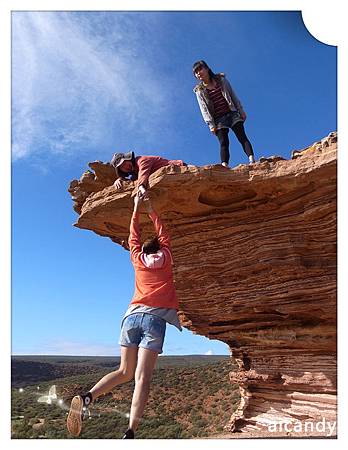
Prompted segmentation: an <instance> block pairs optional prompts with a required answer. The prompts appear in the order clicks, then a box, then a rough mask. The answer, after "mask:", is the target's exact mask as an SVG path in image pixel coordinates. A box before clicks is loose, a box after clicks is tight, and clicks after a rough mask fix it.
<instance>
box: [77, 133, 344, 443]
mask: <svg viewBox="0 0 348 450" xmlns="http://www.w3.org/2000/svg"><path fill="white" fill-rule="evenodd" d="M336 160H337V135H336V133H330V135H329V136H328V137H326V138H324V139H322V140H321V141H319V142H316V143H314V144H313V145H311V146H310V147H308V148H306V149H304V150H301V151H293V152H292V158H291V159H290V160H285V159H283V158H281V157H271V158H261V160H260V162H257V163H256V164H252V165H239V166H237V167H236V168H233V169H228V168H224V167H222V166H220V165H210V166H204V167H196V166H187V167H173V166H167V167H164V168H162V169H160V170H158V171H157V172H155V173H154V174H152V175H151V176H150V180H149V185H150V193H151V198H152V201H153V204H154V206H155V208H156V210H157V211H158V212H159V213H160V215H161V217H162V219H163V221H164V222H165V224H166V226H167V229H168V230H169V232H170V235H171V239H172V248H173V256H174V262H175V266H174V274H175V285H176V289H177V293H178V296H179V300H180V308H181V311H180V319H181V322H182V324H183V326H185V327H186V328H188V329H190V330H192V331H193V332H194V333H197V334H200V335H204V336H206V337H208V338H209V339H218V340H220V341H222V342H225V343H226V344H227V345H228V346H229V348H230V350H231V353H232V356H233V358H234V359H235V361H236V363H237V365H238V370H236V371H234V372H231V374H230V379H231V382H232V383H238V384H239V386H240V397H241V398H240V403H239V406H238V408H237V409H236V410H235V411H234V412H233V413H232V411H231V414H232V416H231V419H230V421H229V423H228V424H227V426H226V429H227V430H230V431H237V430H241V431H251V430H254V431H255V430H261V431H262V430H266V429H268V427H269V425H270V424H275V423H288V424H292V425H295V424H299V423H302V424H303V423H305V422H314V423H316V422H319V421H322V420H323V419H324V418H325V420H326V421H331V422H333V421H335V420H336V209H337V208H336ZM89 166H90V167H91V169H92V170H93V172H92V171H88V172H85V173H84V174H83V175H82V177H81V178H80V180H74V181H72V182H71V184H70V187H69V192H70V193H71V195H72V199H73V200H74V209H75V211H76V212H78V214H79V217H78V220H77V223H76V224H75V225H76V226H77V227H79V228H83V229H88V230H92V231H94V232H95V233H97V234H99V235H101V236H107V237H109V238H111V239H112V240H113V241H114V242H115V243H118V244H120V245H122V246H124V247H125V248H126V247H127V238H128V227H129V222H130V217H131V212H132V208H133V200H132V195H134V193H135V185H134V183H133V182H127V183H125V185H124V189H123V190H122V191H116V190H115V189H114V187H113V181H114V180H115V174H114V171H113V168H112V167H111V166H110V165H109V164H103V163H101V162H98V161H96V162H93V163H90V164H89ZM140 222H141V227H142V231H143V236H144V238H145V237H148V236H150V235H152V225H151V222H150V221H149V219H148V218H147V215H146V214H145V212H144V213H143V214H142V215H141V218H140ZM314 434H315V433H314Z"/></svg>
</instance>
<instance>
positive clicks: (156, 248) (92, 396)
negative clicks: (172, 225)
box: [67, 160, 182, 439]
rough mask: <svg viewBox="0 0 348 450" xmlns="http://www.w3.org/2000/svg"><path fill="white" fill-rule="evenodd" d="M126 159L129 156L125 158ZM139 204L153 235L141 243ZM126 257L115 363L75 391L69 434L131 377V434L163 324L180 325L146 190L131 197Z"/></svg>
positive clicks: (161, 232) (163, 244) (168, 257)
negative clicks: (128, 292) (128, 265)
mask: <svg viewBox="0 0 348 450" xmlns="http://www.w3.org/2000/svg"><path fill="white" fill-rule="evenodd" d="M127 161H128V160H127ZM142 203H144V205H145V206H146V207H147V211H148V214H149V216H150V219H151V220H152V222H153V225H154V228H155V232H156V236H155V237H153V238H151V239H147V240H146V241H145V242H144V243H143V245H141V243H140V228H139V210H140V205H141V204H142ZM129 247H130V256H131V261H132V264H133V266H134V271H135V292H134V296H133V299H132V301H131V303H130V305H129V306H128V309H127V311H126V314H125V316H124V318H123V322H122V327H121V336H120V341H119V344H120V345H121V361H120V367H119V368H118V369H117V370H116V371H114V372H111V373H109V374H107V375H105V376H104V377H103V378H102V379H101V380H100V381H99V382H98V383H97V384H96V385H95V386H94V387H93V388H92V389H91V390H90V391H89V392H87V393H86V394H84V395H76V396H75V397H74V398H73V399H72V401H71V407H70V412H69V414H68V418H67V427H68V431H69V433H70V434H72V435H73V436H79V435H80V433H81V430H82V420H83V418H84V417H85V413H86V411H87V408H88V406H89V405H90V404H91V402H93V401H94V400H96V399H97V398H98V397H99V396H101V395H103V394H106V393H109V392H110V391H111V390H112V389H113V388H114V387H115V386H117V385H119V384H122V383H126V382H128V381H130V380H132V379H133V378H134V380H135V386H134V392H133V398H132V404H131V409H130V415H129V428H128V430H127V431H126V432H125V434H124V436H123V439H134V434H135V431H136V430H137V428H138V425H139V421H140V419H141V417H142V415H143V412H144V409H145V405H146V403H147V400H148V396H149V390H150V383H151V378H152V374H153V370H154V367H155V364H156V361H157V358H158V355H159V354H160V353H162V347H163V342H164V336H165V331H166V324H167V323H169V324H171V325H174V326H175V327H176V328H178V329H179V330H180V331H181V330H182V328H181V325H180V321H179V317H178V313H177V311H178V309H179V304H178V299H177V296H176V292H175V286H174V281H173V271H172V253H171V245H170V239H169V236H168V234H167V232H166V230H165V228H164V226H163V224H162V222H161V220H160V218H159V216H158V215H157V213H156V211H155V210H154V209H153V208H152V205H151V203H150V200H149V198H148V196H147V195H145V196H139V195H136V196H135V197H134V210H133V215H132V219H131V223H130V230H129Z"/></svg>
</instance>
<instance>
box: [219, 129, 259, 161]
mask: <svg viewBox="0 0 348 450" xmlns="http://www.w3.org/2000/svg"><path fill="white" fill-rule="evenodd" d="M232 130H233V132H234V134H235V135H236V137H237V139H238V141H239V142H240V143H241V144H242V147H243V150H244V152H245V153H246V154H247V156H254V151H253V148H252V146H251V144H250V141H249V139H248V138H247V135H246V134H245V130H244V124H243V122H237V123H236V124H235V125H234V126H233V127H232ZM228 132H229V129H228V128H221V129H220V130H217V131H216V136H217V138H218V139H219V142H220V156H221V162H225V163H227V164H228V162H229V159H230V151H229V145H230V141H229V139H228Z"/></svg>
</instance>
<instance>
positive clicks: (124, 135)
mask: <svg viewBox="0 0 348 450" xmlns="http://www.w3.org/2000/svg"><path fill="white" fill-rule="evenodd" d="M336 56H337V54H336V47H334V46H330V45H326V44H323V43H321V42H320V41H318V40H316V39H315V38H314V37H313V36H312V35H311V34H310V33H309V32H308V30H307V29H306V27H305V26H304V23H303V20H302V17H301V13H299V12H295V11H290V12H266V11H262V12H143V13H136V12H132V13H120V12H89V13H86V12H16V13H13V15H12V352H13V353H15V354H102V355H112V354H118V351H119V350H118V344H117V341H118V337H119V327H120V322H121V318H122V315H123V313H124V311H125V310H126V308H127V305H128V303H129V301H130V299H131V297H132V293H133V283H134V276H133V268H132V266H131V264H130V261H129V254H128V253H127V252H125V251H124V250H123V249H122V248H121V247H119V246H117V245H116V244H114V243H112V242H111V241H110V240H109V239H106V238H101V237H99V236H97V235H95V234H94V233H92V232H89V231H86V230H79V229H77V228H75V227H73V226H72V225H73V223H74V222H75V220H76V218H77V215H76V213H75V212H74V211H73V209H72V202H71V199H70V196H69V194H68V192H67V188H68V185H69V182H70V181H71V180H72V179H74V178H79V177H80V175H81V174H82V172H84V171H85V170H87V169H88V166H87V163H88V162H89V161H94V160H97V159H99V160H102V161H109V160H110V158H111V155H112V153H114V152H115V151H128V150H134V151H135V152H136V154H138V155H139V154H148V155H155V154H157V155H163V156H164V157H167V158H175V159H183V160H185V161H186V162H190V163H192V164H196V165H204V164H211V163H217V162H219V150H218V143H217V140H216V138H215V137H214V136H213V135H211V134H210V132H209V130H208V128H207V126H206V125H205V123H204V122H203V119H202V117H201V115H200V112H199V108H198V105H197V102H196V98H195V96H194V94H193V92H192V89H193V87H194V85H195V79H194V78H193V76H192V71H191V67H192V63H193V62H195V61H196V60H199V59H204V60H206V61H207V62H208V64H209V65H210V66H211V67H212V68H213V70H214V71H216V72H219V71H223V72H225V73H226V75H227V77H228V79H229V80H230V82H231V84H232V86H233V87H234V89H235V91H236V92H237V94H238V96H239V98H240V99H241V101H242V104H243V106H244V109H245V111H246V113H247V116H248V118H247V121H246V124H245V127H246V131H247V134H248V136H249V139H250V140H251V142H252V144H253V147H254V150H255V153H256V157H257V158H260V157H261V156H269V155H274V154H277V155H282V156H284V157H286V158H289V157H290V154H291V151H292V150H294V149H301V148H303V147H305V146H308V145H310V144H312V143H313V142H315V141H317V140H320V139H321V138H323V137H324V136H326V135H327V134H328V133H329V132H331V131H334V130H336V129H337V123H336V120H337V117H336ZM230 141H231V145H230V151H231V160H230V165H231V166H232V167H234V166H236V165H237V164H240V163H244V162H246V156H245V155H244V153H243V152H242V149H241V147H240V146H239V144H238V143H237V141H236V139H235V137H234V136H233V134H231V133H230ZM207 352H210V353H214V354H228V349H227V346H226V345H225V344H222V343H219V342H216V341H209V340H208V339H206V338H203V337H200V336H197V335H193V334H192V333H190V332H188V331H186V330H185V331H184V332H183V333H179V332H178V331H177V330H176V329H175V328H174V327H170V326H169V327H168V328H167V338H166V343H165V347H164V354H193V353H201V354H204V353H207Z"/></svg>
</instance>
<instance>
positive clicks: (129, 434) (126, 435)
mask: <svg viewBox="0 0 348 450" xmlns="http://www.w3.org/2000/svg"><path fill="white" fill-rule="evenodd" d="M122 439H134V431H133V430H132V429H131V428H128V430H127V431H126V432H125V433H124V436H123V438H122Z"/></svg>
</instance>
